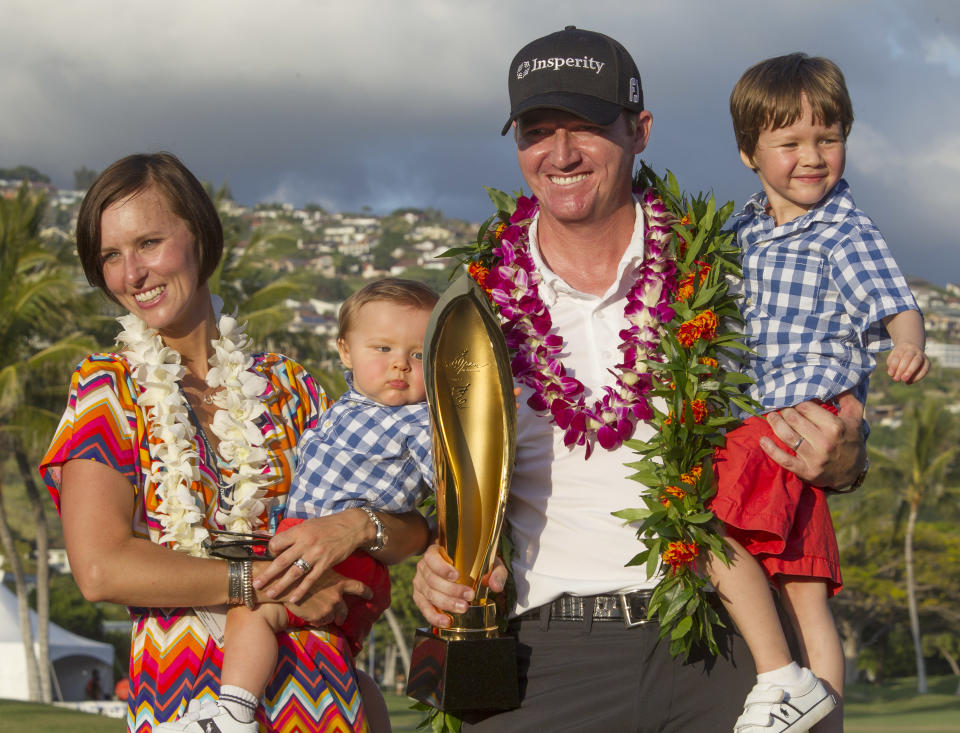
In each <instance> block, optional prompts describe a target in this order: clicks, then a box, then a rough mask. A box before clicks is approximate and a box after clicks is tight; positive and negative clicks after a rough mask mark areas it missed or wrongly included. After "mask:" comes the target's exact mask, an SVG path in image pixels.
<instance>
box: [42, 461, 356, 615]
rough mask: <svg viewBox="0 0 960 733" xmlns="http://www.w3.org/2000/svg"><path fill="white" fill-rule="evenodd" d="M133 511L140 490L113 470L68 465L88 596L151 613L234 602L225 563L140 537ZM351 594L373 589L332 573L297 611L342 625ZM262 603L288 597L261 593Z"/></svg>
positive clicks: (69, 501)
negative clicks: (346, 600)
mask: <svg viewBox="0 0 960 733" xmlns="http://www.w3.org/2000/svg"><path fill="white" fill-rule="evenodd" d="M133 511H134V501H133V489H132V487H131V486H130V484H129V482H128V481H127V480H126V479H125V478H124V477H123V476H122V475H121V474H120V473H118V472H117V471H115V470H114V469H112V468H110V467H109V466H106V465H104V464H102V463H98V462H97V461H91V460H85V459H78V460H71V461H67V462H66V463H65V464H64V465H63V471H62V481H61V519H62V521H63V535H64V540H65V541H66V545H67V554H68V556H69V558H70V566H71V568H72V569H73V574H74V578H75V579H76V581H77V585H78V586H79V588H80V591H81V593H83V596H84V598H86V599H87V600H89V601H109V602H111V603H119V604H123V605H128V606H145V607H148V608H176V607H180V606H184V607H189V606H217V605H221V604H225V603H226V602H227V600H228V599H227V563H226V562H225V561H223V560H217V559H208V558H198V557H192V556H190V555H187V554H185V553H182V552H176V551H174V550H171V549H169V548H167V547H163V546H161V545H157V544H154V543H153V542H151V541H150V540H147V539H141V538H139V537H134V536H133V532H132V531H131V528H130V526H131V517H132V515H133ZM367 522H368V523H369V520H367ZM266 568H267V563H262V562H255V563H253V574H254V577H255V578H257V577H259V575H260V573H261V572H262V571H263V570H265V569H266ZM298 590H300V589H298ZM347 593H350V594H353V595H360V596H364V597H368V596H369V594H370V591H369V589H368V588H367V587H366V586H365V585H364V584H363V583H361V582H360V581H358V580H353V579H350V578H344V577H343V576H342V575H340V574H339V573H336V572H334V571H332V570H331V571H327V572H319V573H316V577H315V578H314V582H313V583H312V584H309V585H305V586H304V587H303V589H302V592H300V593H299V594H298V598H297V599H296V600H297V601H299V603H300V605H299V606H297V609H296V612H297V613H298V615H300V616H302V617H303V618H306V619H307V620H310V621H314V622H316V623H327V622H329V621H331V620H334V619H337V618H339V619H340V620H342V617H343V616H345V615H346V605H345V604H344V602H343V596H344V594H347ZM257 600H258V601H259V602H271V601H273V602H276V601H277V600H286V599H282V598H280V597H279V594H272V595H271V596H267V595H266V593H262V592H260V593H257ZM288 605H291V604H288ZM291 608H293V606H292V605H291Z"/></svg>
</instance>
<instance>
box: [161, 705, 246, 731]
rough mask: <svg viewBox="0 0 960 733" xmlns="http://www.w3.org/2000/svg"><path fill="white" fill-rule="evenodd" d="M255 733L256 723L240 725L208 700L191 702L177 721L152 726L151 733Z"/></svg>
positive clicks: (226, 712)
mask: <svg viewBox="0 0 960 733" xmlns="http://www.w3.org/2000/svg"><path fill="white" fill-rule="evenodd" d="M174 731H186V732H187V733H257V721H255V720H254V721H253V722H251V723H241V722H240V721H239V720H237V719H236V718H234V717H233V716H232V715H231V714H230V713H229V712H228V711H226V710H222V709H220V707H219V706H218V705H217V704H216V703H215V702H212V701H210V700H207V701H206V702H205V703H203V705H201V704H200V701H199V700H191V701H190V704H189V705H188V706H187V712H186V714H185V715H184V716H183V717H182V718H180V719H179V720H171V721H170V722H168V723H160V724H159V725H155V726H153V733H174Z"/></svg>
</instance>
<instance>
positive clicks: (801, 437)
mask: <svg viewBox="0 0 960 733" xmlns="http://www.w3.org/2000/svg"><path fill="white" fill-rule="evenodd" d="M802 442H803V436H802V435H801V436H800V437H799V438H797V442H796V443H794V444H793V452H794V453H796V452H797V448H799V447H800V444H801V443H802Z"/></svg>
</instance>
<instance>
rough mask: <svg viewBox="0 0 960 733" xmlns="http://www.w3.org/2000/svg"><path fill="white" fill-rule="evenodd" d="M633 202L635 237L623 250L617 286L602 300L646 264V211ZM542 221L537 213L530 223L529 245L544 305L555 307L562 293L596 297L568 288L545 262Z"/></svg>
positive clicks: (637, 202)
mask: <svg viewBox="0 0 960 733" xmlns="http://www.w3.org/2000/svg"><path fill="white" fill-rule="evenodd" d="M633 203H634V206H635V207H636V214H637V215H636V217H635V218H634V222H633V234H632V235H631V236H630V244H628V245H627V249H626V251H624V253H623V257H621V258H620V264H619V265H618V266H617V277H616V280H614V283H613V285H611V286H610V289H609V290H608V291H607V292H606V293H604V294H603V296H601V300H605V299H606V298H608V297H609V296H610V295H611V293H612V292H618V291H619V290H620V287H621V286H622V284H623V280H624V278H625V276H626V275H627V274H628V273H631V272H633V269H634V267H636V266H637V265H639V264H640V263H642V262H643V258H644V255H645V244H644V233H645V225H644V222H645V220H644V216H643V208H642V207H641V206H640V202H639V201H637V199H636V197H634V200H633ZM539 222H540V212H539V211H537V215H536V216H535V217H534V218H533V221H532V222H530V229H529V232H528V241H529V243H530V256H531V257H532V258H533V264H534V266H535V267H536V268H537V272H538V273H540V285H539V292H540V298H541V299H542V300H543V302H544V304H546V306H547V307H548V308H549V307H550V306H552V305H553V304H554V303H556V302H557V296H558V294H560V293H564V294H569V295H577V296H579V297H582V298H593V297H595V296H592V295H587V294H585V293H581V292H580V291H579V290H576V289H575V288H572V287H570V285H568V284H567V283H566V281H564V279H563V278H562V277H560V276H559V275H558V274H556V273H555V272H554V271H553V270H551V269H550V267H549V266H548V265H547V263H546V262H545V261H544V259H543V256H542V255H541V254H540V245H539V244H537V225H538V224H539Z"/></svg>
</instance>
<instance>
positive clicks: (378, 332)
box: [337, 300, 430, 406]
mask: <svg viewBox="0 0 960 733" xmlns="http://www.w3.org/2000/svg"><path fill="white" fill-rule="evenodd" d="M429 320H430V309H424V308H418V307H417V306H409V305H399V304H397V303H391V302H390V301H387V300H374V301H371V302H369V303H365V304H364V305H362V306H361V307H360V309H359V310H358V311H357V312H356V314H355V316H354V318H353V326H352V327H351V328H350V330H349V331H348V332H347V334H346V335H345V336H344V337H343V338H341V339H340V340H339V341H338V342H337V349H338V351H339V352H340V359H341V360H342V361H343V365H344V366H345V367H347V369H352V370H353V387H354V389H356V390H357V391H358V392H359V393H360V394H362V395H365V396H366V397H369V398H370V399H372V400H376V401H377V402H379V403H381V404H384V405H391V406H397V405H412V404H414V403H415V402H423V400H424V399H425V398H426V389H425V388H424V385H423V337H424V335H425V334H426V332H427V322H428V321H429Z"/></svg>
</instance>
